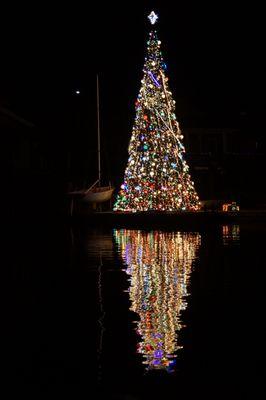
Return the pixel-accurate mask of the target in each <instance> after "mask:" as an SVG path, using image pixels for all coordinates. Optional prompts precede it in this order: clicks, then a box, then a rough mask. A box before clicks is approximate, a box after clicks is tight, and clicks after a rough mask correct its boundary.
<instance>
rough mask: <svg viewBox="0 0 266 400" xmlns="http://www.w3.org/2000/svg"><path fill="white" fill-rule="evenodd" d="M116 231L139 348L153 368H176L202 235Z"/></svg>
mask: <svg viewBox="0 0 266 400" xmlns="http://www.w3.org/2000/svg"><path fill="white" fill-rule="evenodd" d="M114 236H115V239H116V242H117V245H118V248H119V250H120V252H121V255H122V257H123V260H124V262H125V264H126V265H127V269H126V273H127V274H128V277H129V282H130V287H129V297H130V301H131V307H130V310H131V311H133V312H134V313H136V314H137V315H138V317H139V319H138V321H136V332H137V334H138V337H139V343H138V346H137V352H138V353H140V354H142V357H143V361H142V362H143V364H145V365H146V368H147V369H148V370H150V369H163V370H167V371H168V372H172V371H173V370H174V365H175V358H176V352H177V351H178V350H179V349H180V348H182V346H181V345H180V343H178V342H179V340H178V331H180V330H181V328H182V322H181V315H182V311H183V310H185V309H186V307H187V302H186V297H187V296H188V285H189V280H190V275H191V270H192V264H193V261H194V260H195V258H196V256H197V251H198V249H199V246H200V242H201V238H200V235H199V234H198V233H180V232H159V231H151V232H143V231H138V230H114Z"/></svg>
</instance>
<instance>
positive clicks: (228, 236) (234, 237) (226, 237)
mask: <svg viewBox="0 0 266 400" xmlns="http://www.w3.org/2000/svg"><path fill="white" fill-rule="evenodd" d="M222 229H223V244H224V245H225V246H227V245H229V244H239V241H240V227H239V225H235V224H234V225H223V226H222Z"/></svg>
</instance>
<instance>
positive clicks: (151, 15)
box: [148, 11, 159, 25]
mask: <svg viewBox="0 0 266 400" xmlns="http://www.w3.org/2000/svg"><path fill="white" fill-rule="evenodd" d="M148 18H149V20H150V22H151V24H152V25H154V24H155V23H156V21H157V19H158V18H159V17H158V15H157V14H155V12H154V11H152V12H151V13H150V15H149V16H148Z"/></svg>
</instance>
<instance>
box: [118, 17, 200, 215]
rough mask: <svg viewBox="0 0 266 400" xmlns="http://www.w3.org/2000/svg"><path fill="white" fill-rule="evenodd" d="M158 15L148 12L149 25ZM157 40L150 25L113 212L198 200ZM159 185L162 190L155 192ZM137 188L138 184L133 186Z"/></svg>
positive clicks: (170, 207) (187, 205)
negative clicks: (121, 175)
mask: <svg viewBox="0 0 266 400" xmlns="http://www.w3.org/2000/svg"><path fill="white" fill-rule="evenodd" d="M157 18H158V16H157V15H156V14H155V13H154V12H152V13H151V14H150V15H149V19H150V21H151V23H152V24H154V23H155V22H156V20H157ZM160 45H161V42H160V41H159V40H158V38H157V33H156V31H154V30H152V31H151V32H150V34H149V40H148V42H147V56H146V58H145V63H144V68H143V79H142V80H141V84H142V86H141V89H140V91H139V94H138V97H137V101H136V102H135V111H136V117H135V122H134V125H133V129H132V136H131V139H130V143H129V147H128V152H129V160H128V165H127V168H126V170H125V176H124V182H126V183H127V190H126V191H125V190H124V188H121V190H120V192H119V193H118V196H117V199H116V202H115V204H114V211H126V212H137V211H150V210H153V211H160V212H162V211H182V210H189V211H197V210H199V208H200V202H199V199H198V196H197V193H196V190H195V187H194V183H193V182H192V180H191V177H190V174H189V167H188V165H187V164H186V161H185V147H184V145H183V143H182V139H183V136H182V134H181V130H180V128H179V124H178V122H177V120H176V115H175V102H174V100H173V98H172V93H171V91H170V90H169V87H168V78H167V77H166V76H165V67H166V66H165V63H164V61H163V58H162V54H161V50H160ZM161 187H164V190H163V191H161V190H160V189H161ZM139 188H140V189H139Z"/></svg>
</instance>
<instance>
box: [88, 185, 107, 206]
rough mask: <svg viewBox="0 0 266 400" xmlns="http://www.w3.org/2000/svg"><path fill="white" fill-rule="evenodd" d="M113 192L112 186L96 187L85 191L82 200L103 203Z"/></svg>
mask: <svg viewBox="0 0 266 400" xmlns="http://www.w3.org/2000/svg"><path fill="white" fill-rule="evenodd" d="M113 192H114V188H110V187H102V188H96V189H93V190H91V191H89V192H87V193H86V194H85V195H84V197H83V198H82V201H83V202H85V203H104V202H105V201H108V200H111V198H112V195H113Z"/></svg>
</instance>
